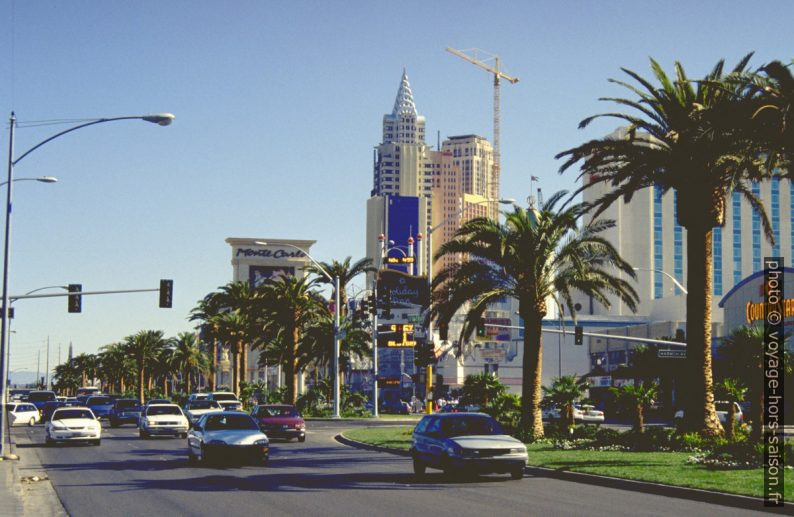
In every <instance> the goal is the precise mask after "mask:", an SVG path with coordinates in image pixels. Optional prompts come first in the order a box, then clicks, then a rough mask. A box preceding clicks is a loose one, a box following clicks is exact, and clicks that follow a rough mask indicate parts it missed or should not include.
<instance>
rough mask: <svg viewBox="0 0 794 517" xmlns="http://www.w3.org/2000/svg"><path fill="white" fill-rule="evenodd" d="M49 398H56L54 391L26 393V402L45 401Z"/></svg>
mask: <svg viewBox="0 0 794 517" xmlns="http://www.w3.org/2000/svg"><path fill="white" fill-rule="evenodd" d="M50 400H57V397H56V396H55V392H52V391H34V392H31V394H30V395H28V402H47V401H50Z"/></svg>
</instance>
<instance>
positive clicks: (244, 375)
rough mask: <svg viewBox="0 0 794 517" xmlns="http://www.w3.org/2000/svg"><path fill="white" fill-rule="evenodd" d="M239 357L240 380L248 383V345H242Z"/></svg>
mask: <svg viewBox="0 0 794 517" xmlns="http://www.w3.org/2000/svg"><path fill="white" fill-rule="evenodd" d="M241 351H242V354H241V355H240V380H241V381H246V382H248V380H247V379H248V345H247V344H245V343H244V344H243V347H242V350H241Z"/></svg>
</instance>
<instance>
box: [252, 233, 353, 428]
mask: <svg viewBox="0 0 794 517" xmlns="http://www.w3.org/2000/svg"><path fill="white" fill-rule="evenodd" d="M254 244H257V245H259V246H267V245H268V243H267V242H265V241H254ZM278 245H279V246H289V247H290V248H294V249H296V250H298V251H300V252H301V253H303V254H304V255H306V257H308V259H309V260H311V261H312V264H314V267H316V268H317V269H318V270H319V271H320V272H321V273H322V274H323V275H324V276H325V277H326V278H327V279H328V280H329V281H331V282H333V284H334V292H335V293H336V296H335V301H334V414H333V415H332V418H341V415H340V414H339V311H340V307H339V276H333V277H332V276H331V275H330V274H329V273H328V271H326V270H325V268H323V267H322V266H321V265H320V263H319V262H317V261H316V260H314V258H312V256H311V255H309V254H308V253H307V252H306V250H304V249H303V248H300V247H298V246H295V245H294V244H289V243H287V242H279V243H278Z"/></svg>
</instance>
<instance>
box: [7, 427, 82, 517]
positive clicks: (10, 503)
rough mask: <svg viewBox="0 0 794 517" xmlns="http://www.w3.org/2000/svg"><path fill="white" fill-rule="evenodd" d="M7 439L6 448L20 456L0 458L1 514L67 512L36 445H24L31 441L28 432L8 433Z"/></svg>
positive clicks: (57, 514) (36, 514)
mask: <svg viewBox="0 0 794 517" xmlns="http://www.w3.org/2000/svg"><path fill="white" fill-rule="evenodd" d="M17 440H18V441H19V443H16V441H17ZM10 442H11V443H10V447H9V451H8V452H9V453H11V454H17V455H18V456H19V460H3V461H0V515H9V516H11V515H13V516H31V517H34V516H35V517H42V516H46V517H50V516H58V517H60V516H67V515H68V514H67V513H66V510H65V509H64V507H63V505H62V504H61V501H60V499H58V495H57V494H56V493H55V489H54V488H53V487H52V484H51V483H50V481H49V479H48V478H47V473H46V472H45V471H44V469H43V468H42V466H41V460H40V459H39V456H38V454H37V452H36V449H35V448H32V447H25V446H26V445H31V444H32V442H31V440H30V439H29V438H28V436H27V433H24V434H23V433H11V437H10ZM18 445H21V446H22V447H20V448H18ZM36 479H38V480H36Z"/></svg>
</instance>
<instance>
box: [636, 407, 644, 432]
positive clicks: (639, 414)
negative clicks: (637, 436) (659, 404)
mask: <svg viewBox="0 0 794 517" xmlns="http://www.w3.org/2000/svg"><path fill="white" fill-rule="evenodd" d="M643 411H644V408H643V407H642V403H640V402H637V407H636V408H635V409H634V431H635V432H638V433H641V432H642V431H643V429H644V428H645V415H644V413H643Z"/></svg>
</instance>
